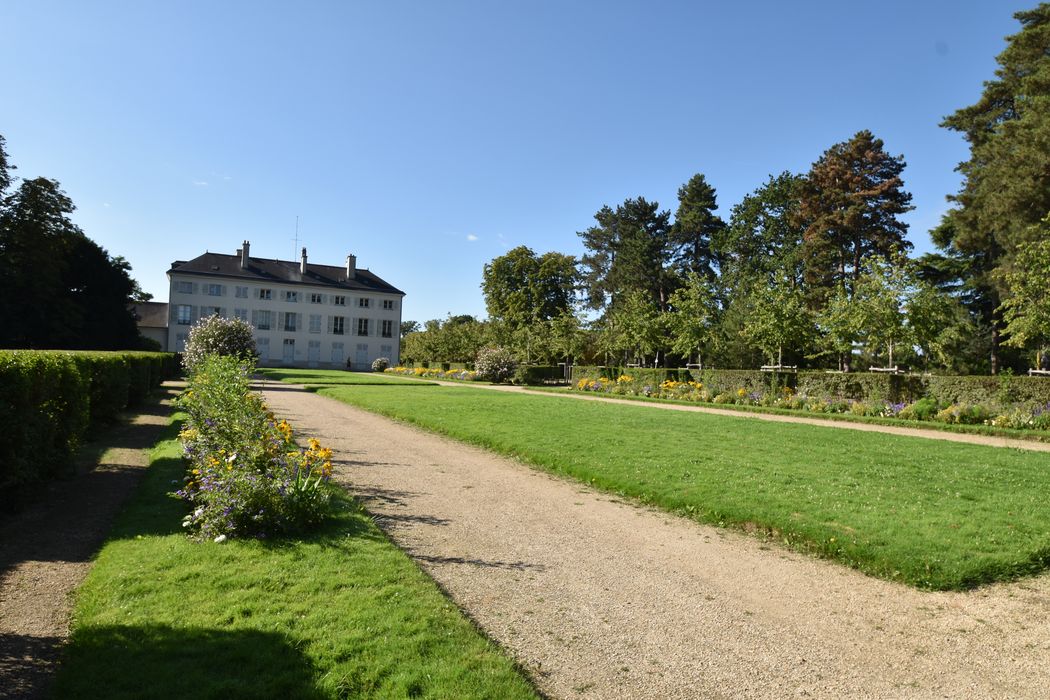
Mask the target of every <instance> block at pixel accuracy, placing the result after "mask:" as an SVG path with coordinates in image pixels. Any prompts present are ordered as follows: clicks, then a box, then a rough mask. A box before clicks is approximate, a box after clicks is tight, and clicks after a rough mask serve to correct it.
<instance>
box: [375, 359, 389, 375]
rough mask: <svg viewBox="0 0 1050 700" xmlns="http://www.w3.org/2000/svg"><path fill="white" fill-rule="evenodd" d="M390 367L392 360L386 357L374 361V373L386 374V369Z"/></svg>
mask: <svg viewBox="0 0 1050 700" xmlns="http://www.w3.org/2000/svg"><path fill="white" fill-rule="evenodd" d="M389 366H390V359H389V358H386V357H377V358H376V359H374V360H373V361H372V371H373V372H385V371H386V368H387V367H389Z"/></svg>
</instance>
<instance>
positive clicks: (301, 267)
mask: <svg viewBox="0 0 1050 700" xmlns="http://www.w3.org/2000/svg"><path fill="white" fill-rule="evenodd" d="M299 274H301V275H305V274H306V248H303V259H302V260H301V261H300V262H299Z"/></svg>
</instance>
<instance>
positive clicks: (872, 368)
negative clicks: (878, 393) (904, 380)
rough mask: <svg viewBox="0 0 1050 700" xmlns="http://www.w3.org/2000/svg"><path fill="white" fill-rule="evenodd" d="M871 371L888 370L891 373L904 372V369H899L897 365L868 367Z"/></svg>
mask: <svg viewBox="0 0 1050 700" xmlns="http://www.w3.org/2000/svg"><path fill="white" fill-rule="evenodd" d="M868 371H869V372H887V373H889V374H904V370H903V369H898V368H897V365H894V366H893V367H868Z"/></svg>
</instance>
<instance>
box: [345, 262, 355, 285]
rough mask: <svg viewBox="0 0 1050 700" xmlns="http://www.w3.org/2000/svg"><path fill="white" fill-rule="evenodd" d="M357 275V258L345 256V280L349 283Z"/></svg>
mask: <svg viewBox="0 0 1050 700" xmlns="http://www.w3.org/2000/svg"><path fill="white" fill-rule="evenodd" d="M356 275H357V256H356V255H347V256H346V280H347V281H348V282H349V281H350V280H352V279H353V278H354V277H355V276H356Z"/></svg>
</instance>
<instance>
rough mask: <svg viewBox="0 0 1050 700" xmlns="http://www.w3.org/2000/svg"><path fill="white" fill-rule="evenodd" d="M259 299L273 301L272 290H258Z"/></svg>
mask: <svg viewBox="0 0 1050 700" xmlns="http://www.w3.org/2000/svg"><path fill="white" fill-rule="evenodd" d="M259 298H260V299H273V290H272V289H260V290H259Z"/></svg>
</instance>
